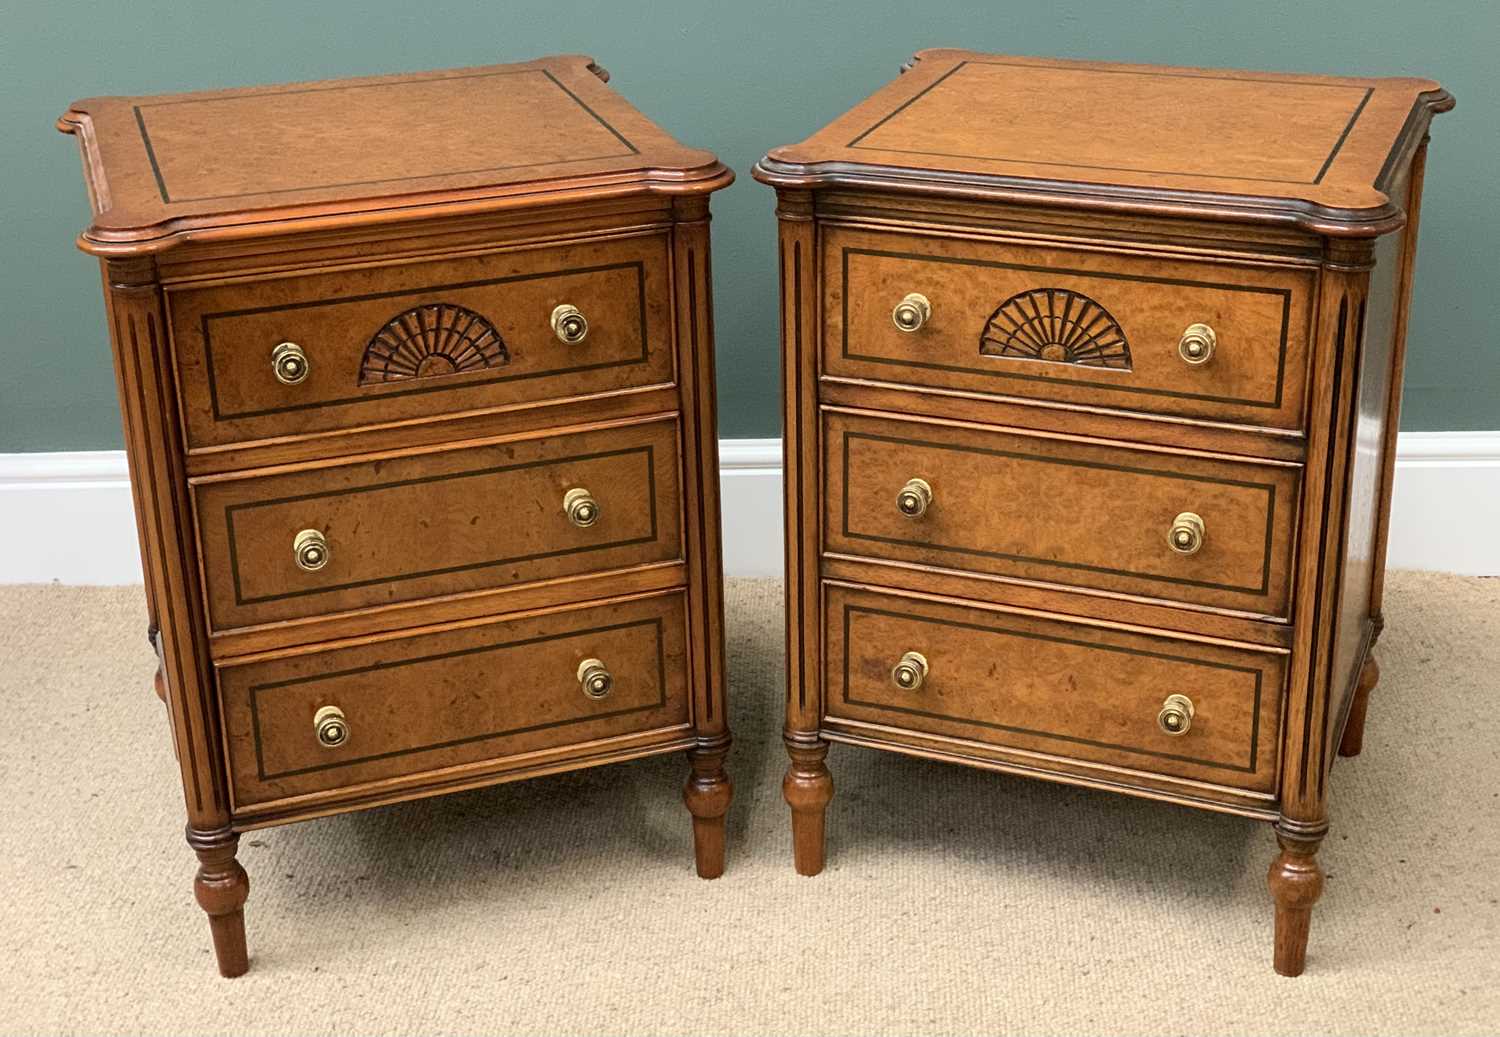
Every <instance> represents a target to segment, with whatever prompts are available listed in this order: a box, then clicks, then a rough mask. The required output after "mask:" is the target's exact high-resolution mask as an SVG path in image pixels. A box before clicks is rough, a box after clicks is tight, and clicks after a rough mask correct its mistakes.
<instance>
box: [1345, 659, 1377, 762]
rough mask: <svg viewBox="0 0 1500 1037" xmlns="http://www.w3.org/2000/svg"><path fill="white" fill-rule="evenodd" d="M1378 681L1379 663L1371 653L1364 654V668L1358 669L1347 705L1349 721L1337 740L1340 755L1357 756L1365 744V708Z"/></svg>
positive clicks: (1367, 706)
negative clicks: (1352, 693)
mask: <svg viewBox="0 0 1500 1037" xmlns="http://www.w3.org/2000/svg"><path fill="white" fill-rule="evenodd" d="M1379 681H1380V664H1379V663H1377V662H1376V661H1375V657H1374V656H1373V655H1367V656H1365V665H1364V668H1363V669H1361V670H1360V671H1359V684H1358V685H1356V686H1355V689H1354V701H1353V702H1352V703H1350V705H1349V721H1348V723H1346V724H1345V725H1344V738H1343V740H1342V741H1340V742H1339V755H1340V756H1358V755H1359V751H1360V750H1361V749H1363V748H1364V745H1365V710H1366V709H1368V708H1369V706H1370V691H1371V689H1373V688H1374V687H1375V685H1376V684H1377V683H1379Z"/></svg>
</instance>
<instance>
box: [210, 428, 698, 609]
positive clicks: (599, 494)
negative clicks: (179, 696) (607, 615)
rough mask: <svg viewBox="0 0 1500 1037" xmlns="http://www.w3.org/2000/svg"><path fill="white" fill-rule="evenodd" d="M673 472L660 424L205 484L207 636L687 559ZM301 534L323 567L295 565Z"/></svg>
mask: <svg viewBox="0 0 1500 1037" xmlns="http://www.w3.org/2000/svg"><path fill="white" fill-rule="evenodd" d="M677 470H678V465H677V424H676V422H675V421H674V420H658V421H652V422H645V423H641V424H637V425H626V426H622V427H617V428H606V429H599V430H595V431H590V432H582V433H575V434H571V435H557V436H549V437H545V438H535V439H525V440H516V441H509V442H504V443H495V444H489V445H478V446H468V445H466V446H462V447H457V448H449V449H444V450H437V451H430V452H423V453H414V454H409V455H406V456H400V457H390V458H383V459H379V460H366V461H360V462H356V463H350V464H329V465H320V466H312V467H305V468H299V469H297V470H294V471H289V472H285V473H283V474H277V475H262V476H251V477H243V478H226V479H214V480H205V481H202V482H199V483H198V484H196V485H195V486H194V496H195V500H196V506H197V511H198V517H199V530H200V538H201V546H202V552H203V563H204V564H203V569H204V576H205V580H206V589H207V596H208V611H209V617H210V621H211V625H212V626H213V628H214V629H216V630H226V629H232V628H236V627H245V626H252V625H256V624H262V623H271V622H276V621H278V620H286V619H296V618H301V617H306V616H315V615H323V614H328V613H335V612H343V611H348V610H351V609H358V608H369V607H373V606H379V605H385V604H392V603H395V602H402V601H413V600H416V599H420V598H430V597H436V596H439V595H446V594H457V593H463V592H468V591H479V590H489V589H494V588H498V587H504V586H508V585H512V584H522V583H529V582H532V581H536V580H544V579H552V578H556V577H561V576H572V575H577V574H580V573H590V572H601V571H605V570H611V569H623V568H629V567H632V566H638V565H644V564H648V563H652V562H662V561H668V560H671V559H676V558H680V557H681V555H682V546H681V543H682V538H681V520H680V514H679V512H680V507H681V501H680V496H679V492H678V485H679V484H678V475H677ZM575 489H579V490H584V491H586V492H587V493H588V495H590V496H591V497H592V499H593V501H594V502H595V506H596V508H597V513H596V518H595V521H594V522H593V524H592V525H587V526H579V525H576V524H575V523H574V522H573V521H572V520H571V519H570V517H569V515H568V513H567V512H566V511H565V504H564V502H565V498H567V496H568V493H569V491H570V490H575ZM585 517H586V516H585ZM304 531H313V532H315V533H316V534H317V535H318V536H320V537H321V538H322V544H321V550H322V551H323V553H324V564H323V565H322V567H321V568H316V569H312V570H310V571H309V570H305V569H304V568H302V567H301V566H299V564H298V562H299V558H298V552H297V545H298V540H299V535H301V534H303V533H304ZM305 560H306V559H305V558H304V561H305ZM313 561H314V562H315V561H316V559H313Z"/></svg>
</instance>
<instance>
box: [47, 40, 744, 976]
mask: <svg viewBox="0 0 1500 1037" xmlns="http://www.w3.org/2000/svg"><path fill="white" fill-rule="evenodd" d="M607 78H608V76H607V75H606V74H605V73H604V71H603V70H602V69H600V68H598V67H597V66H595V65H594V64H593V63H592V62H591V61H590V60H589V59H588V58H585V57H578V56H566V57H554V58H546V59H543V60H539V61H534V62H528V63H524V64H515V65H496V66H492V67H487V68H473V69H462V70H457V71H451V72H433V73H423V74H419V75H403V76H391V77H381V78H372V79H357V80H347V81H338V82H323V83H308V84H299V85H293V86H280V87H266V88H253V89H246V90H227V91H221V92H214V93H200V94H184V95H180V96H171V97H132V98H120V97H111V98H96V99H91V100H87V101H80V102H78V103H77V104H75V105H74V106H73V107H72V108H71V109H69V111H68V112H67V113H66V114H65V115H64V116H63V117H62V119H61V120H60V121H59V123H58V126H59V128H60V129H62V130H63V131H65V132H68V133H73V134H75V135H77V137H78V142H79V145H80V147H81V150H82V153H83V161H84V171H85V174H86V178H87V181H88V186H89V194H90V197H91V199H92V202H93V208H94V212H95V218H94V221H93V223H92V224H91V225H90V226H89V228H88V229H87V230H86V231H84V233H83V236H82V237H81V238H80V239H79V245H80V247H81V248H82V249H83V250H84V251H86V252H88V253H90V254H93V255H96V256H98V257H99V258H100V260H101V263H102V267H103V274H104V290H105V296H106V304H107V309H108V315H109V319H110V328H111V335H112V339H113V343H114V356H115V364H116V372H117V376H118V383H119V392H120V401H121V406H122V409H123V411H124V422H125V438H126V445H127V452H128V454H129V459H130V474H131V483H132V485H133V488H134V491H135V506H136V517H137V521H138V524H139V528H140V537H141V551H142V557H143V559H144V562H145V573H146V597H147V604H148V611H149V615H150V623H151V627H150V639H151V642H152V644H153V646H154V647H155V649H156V651H157V653H158V655H159V656H160V661H161V663H160V669H159V671H158V676H157V691H158V693H159V694H160V695H161V696H162V698H163V699H164V701H165V702H166V704H167V709H168V712H169V714H170V719H171V729H172V738H173V744H174V746H175V749H176V752H177V758H178V761H179V763H180V765H181V772H182V783H183V789H184V792H185V796H186V802H187V817H188V827H187V835H188V842H189V844H190V845H191V846H192V848H193V849H194V850H195V851H196V853H197V856H198V859H199V861H200V862H201V866H200V868H199V871H198V875H197V880H196V883H195V890H196V894H197V899H198V902H199V904H201V905H202V907H203V909H204V910H205V911H206V912H207V913H208V915H209V918H210V922H211V923H212V930H213V938H214V946H215V950H216V952H217V955H218V961H219V968H220V971H221V972H222V973H223V974H224V975H226V976H232V975H238V974H240V973H242V972H244V971H245V969H246V968H247V966H248V957H247V954H246V948H245V931H244V919H243V913H242V909H243V905H244V902H245V899H246V894H247V892H248V881H247V879H246V875H245V872H244V870H243V869H242V868H241V866H240V865H239V864H238V863H237V862H236V860H235V850H236V844H237V842H238V838H239V833H241V832H243V831H245V830H247V829H251V828H256V827H260V826H264V825H271V824H280V823H283V822H287V821H296V820H302V819H305V818H313V817H319V816H322V815H325V814H331V813H336V812H340V811H346V810H355V809H361V808H364V807H369V806H375V805H378V804H382V803H391V802H395V801H398V800H405V799H412V798H415V797H420V796H429V795H435V794H438V793H442V792H449V791H455V790H459V789H465V788H472V787H476V786H480V785H486V784H490V783H493V782H499V781H510V780H513V779H517V778H525V777H531V776H534V775H540V774H547V773H552V772H556V771H564V770H571V769H574V768H579V767H591V766H596V765H599V764H604V763H612V762H616V761H621V760H629V759H633V758H636V757H641V756H647V755H652V754H657V753H663V752H669V751H676V750H686V751H687V753H688V756H689V758H690V761H691V770H690V776H689V778H688V782H687V787H686V791H685V798H686V801H687V807H688V810H689V811H690V812H691V815H692V818H693V826H692V827H693V834H694V841H695V848H696V858H697V869H698V873H699V874H700V875H702V876H703V877H705V878H713V877H715V876H717V875H719V874H720V873H721V872H722V870H723V867H724V813H725V810H726V809H727V807H728V804H729V798H730V785H729V780H728V778H727V777H726V776H725V773H724V768H723V761H724V756H725V753H726V751H727V749H728V747H729V732H728V730H727V727H726V724H725V707H724V652H723V604H722V591H721V586H720V559H719V508H718V482H717V470H718V465H717V433H716V431H715V422H714V378H713V321H712V311H711V309H710V303H709V238H708V218H709V215H708V195H709V193H710V192H712V191H714V190H717V189H719V188H721V187H724V186H726V185H728V184H729V183H730V181H731V180H732V179H733V175H732V174H731V173H730V171H729V170H728V169H726V168H725V167H724V166H723V165H721V164H720V163H719V162H718V161H717V160H716V159H715V158H714V156H712V155H711V154H708V153H707V152H704V151H696V150H691V149H688V148H685V147H683V146H681V145H680V144H678V143H677V142H675V141H674V140H672V139H671V138H670V137H668V136H667V135H666V134H665V133H664V132H663V131H662V130H660V129H659V128H657V127H656V126H654V125H653V124H652V123H650V122H649V121H647V120H646V119H645V117H643V116H642V115H641V114H640V113H639V112H637V111H636V110H635V109H634V108H632V107H630V105H629V104H627V103H626V102H625V101H624V100H623V99H622V98H621V97H619V96H618V95H617V94H615V93H614V92H612V91H611V90H610V89H609V88H608V87H607V86H605V80H607Z"/></svg>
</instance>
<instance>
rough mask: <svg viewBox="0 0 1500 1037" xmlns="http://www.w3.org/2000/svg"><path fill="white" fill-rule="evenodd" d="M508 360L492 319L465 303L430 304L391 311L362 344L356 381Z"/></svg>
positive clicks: (398, 378)
mask: <svg viewBox="0 0 1500 1037" xmlns="http://www.w3.org/2000/svg"><path fill="white" fill-rule="evenodd" d="M508 363H510V350H508V349H506V348H505V343H504V341H502V340H501V338H500V332H498V331H496V330H495V326H494V325H493V324H491V323H490V322H489V321H487V320H485V319H484V318H483V317H481V316H480V315H479V314H477V313H475V312H474V311H473V310H471V309H468V308H466V307H463V306H457V305H454V304H453V303H449V302H440V303H430V304H428V305H424V306H415V307H413V308H411V309H409V310H407V311H406V312H405V313H400V314H397V315H396V316H395V317H392V318H391V319H390V321H389V322H388V323H387V324H386V325H385V327H383V328H381V329H380V330H379V331H377V332H376V333H375V337H374V338H372V339H370V344H369V345H368V346H366V347H365V355H364V360H363V361H362V362H361V363H360V367H359V384H360V385H371V384H377V383H380V382H401V381H405V380H407V379H409V378H430V377H435V376H441V375H450V374H459V373H461V372H464V371H475V370H479V369H480V368H485V367H499V366H500V365H501V364H508Z"/></svg>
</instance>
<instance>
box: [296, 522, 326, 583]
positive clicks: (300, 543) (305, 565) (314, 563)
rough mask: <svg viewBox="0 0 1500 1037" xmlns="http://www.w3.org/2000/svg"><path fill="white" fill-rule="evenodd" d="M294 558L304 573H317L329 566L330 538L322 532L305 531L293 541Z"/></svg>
mask: <svg viewBox="0 0 1500 1037" xmlns="http://www.w3.org/2000/svg"><path fill="white" fill-rule="evenodd" d="M292 557H293V558H295V559H296V560H297V568H299V569H301V570H302V571H303V572H309V573H315V572H317V571H318V570H319V569H321V568H323V566H325V565H327V564H328V538H327V537H325V536H324V535H323V533H322V531H321V530H317V529H304V530H303V531H302V532H300V533H298V534H297V535H296V536H295V537H294V538H293V539H292Z"/></svg>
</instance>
